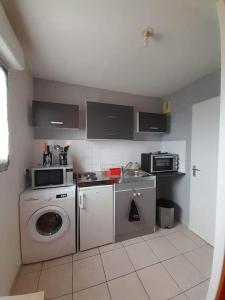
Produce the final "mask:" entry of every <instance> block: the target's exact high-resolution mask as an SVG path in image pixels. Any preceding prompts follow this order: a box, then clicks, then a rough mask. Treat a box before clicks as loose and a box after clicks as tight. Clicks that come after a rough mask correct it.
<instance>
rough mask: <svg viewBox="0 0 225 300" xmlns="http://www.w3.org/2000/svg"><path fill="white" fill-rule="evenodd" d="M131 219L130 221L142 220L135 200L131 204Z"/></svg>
mask: <svg viewBox="0 0 225 300" xmlns="http://www.w3.org/2000/svg"><path fill="white" fill-rule="evenodd" d="M129 221H130V222H134V221H140V216H139V213H138V209H137V206H136V204H135V202H134V200H132V201H131V204H130V212H129Z"/></svg>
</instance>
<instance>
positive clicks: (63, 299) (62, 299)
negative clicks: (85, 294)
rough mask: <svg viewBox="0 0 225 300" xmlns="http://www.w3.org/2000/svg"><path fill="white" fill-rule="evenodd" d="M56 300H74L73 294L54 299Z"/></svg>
mask: <svg viewBox="0 0 225 300" xmlns="http://www.w3.org/2000/svg"><path fill="white" fill-rule="evenodd" d="M54 300H73V294H69V295H64V296H61V297H57V298H54Z"/></svg>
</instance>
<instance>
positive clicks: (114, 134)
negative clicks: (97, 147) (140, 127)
mask: <svg viewBox="0 0 225 300" xmlns="http://www.w3.org/2000/svg"><path fill="white" fill-rule="evenodd" d="M87 138H88V139H133V107H131V106H124V105H115V104H106V103H97V102H87Z"/></svg>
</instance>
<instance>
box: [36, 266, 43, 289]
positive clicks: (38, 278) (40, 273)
mask: <svg viewBox="0 0 225 300" xmlns="http://www.w3.org/2000/svg"><path fill="white" fill-rule="evenodd" d="M42 270H43V262H42V263H41V270H40V274H39V277H38V282H37V287H36V292H37V291H38V288H39V283H40V279H41V274H42Z"/></svg>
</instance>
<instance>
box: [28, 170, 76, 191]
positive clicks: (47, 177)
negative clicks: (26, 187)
mask: <svg viewBox="0 0 225 300" xmlns="http://www.w3.org/2000/svg"><path fill="white" fill-rule="evenodd" d="M31 176H32V178H31V180H32V189H43V188H50V187H60V186H69V185H73V167H72V166H51V167H37V168H32V174H31Z"/></svg>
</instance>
